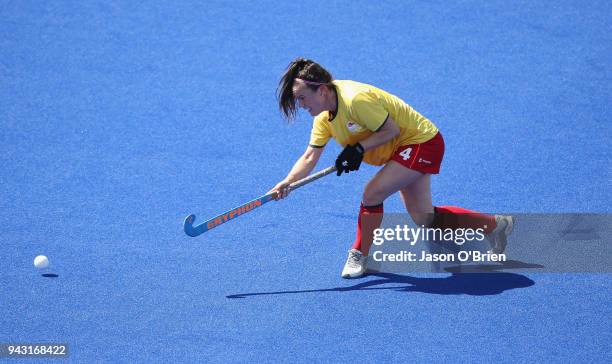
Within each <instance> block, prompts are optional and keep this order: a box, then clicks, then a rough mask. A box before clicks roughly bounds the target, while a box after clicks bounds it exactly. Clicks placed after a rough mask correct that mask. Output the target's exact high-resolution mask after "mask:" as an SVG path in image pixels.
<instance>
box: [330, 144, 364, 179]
mask: <svg viewBox="0 0 612 364" xmlns="http://www.w3.org/2000/svg"><path fill="white" fill-rule="evenodd" d="M362 160H363V147H362V146H361V144H359V143H357V144H355V145H347V146H346V147H344V150H343V151H342V152H340V154H338V158H336V173H337V174H338V176H339V175H341V174H342V172H346V173H349V171H356V170H358V169H359V166H360V165H361V161H362Z"/></svg>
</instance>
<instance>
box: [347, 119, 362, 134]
mask: <svg viewBox="0 0 612 364" xmlns="http://www.w3.org/2000/svg"><path fill="white" fill-rule="evenodd" d="M346 128H347V129H348V131H349V133H351V134H355V133H359V132H360V131H363V127H361V125H359V124H357V123H354V122H352V121H350V120H349V121H347V122H346Z"/></svg>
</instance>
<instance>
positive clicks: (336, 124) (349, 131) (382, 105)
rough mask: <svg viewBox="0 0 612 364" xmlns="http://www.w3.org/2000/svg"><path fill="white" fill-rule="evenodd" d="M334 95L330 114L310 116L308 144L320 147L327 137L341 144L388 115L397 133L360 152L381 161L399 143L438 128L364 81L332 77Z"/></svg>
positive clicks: (425, 136) (362, 135) (431, 134)
mask: <svg viewBox="0 0 612 364" xmlns="http://www.w3.org/2000/svg"><path fill="white" fill-rule="evenodd" d="M332 84H333V85H334V86H335V89H336V95H337V97H338V110H337V112H336V115H335V116H334V117H333V118H332V115H331V113H330V112H329V111H325V112H322V113H320V114H319V115H317V116H316V117H315V118H314V120H313V125H312V131H311V134H310V143H309V144H310V145H311V146H312V147H315V148H321V147H324V146H325V145H326V144H327V142H328V141H329V139H330V138H334V139H335V140H336V142H338V144H340V145H341V146H342V147H345V146H346V145H347V144H350V145H353V144H356V143H358V142H359V141H361V140H363V139H365V138H367V137H369V136H370V135H372V134H373V133H375V132H376V131H377V130H379V129H380V128H381V127H382V125H383V124H384V122H385V121H386V120H387V117H388V116H389V115H390V116H391V118H393V120H395V122H396V123H397V126H398V127H399V129H400V132H399V134H398V135H397V136H396V137H395V138H393V139H392V140H390V141H388V142H387V143H385V144H382V145H380V146H378V147H376V148H374V149H371V150H368V151H366V152H365V154H364V156H363V160H364V162H366V163H369V164H372V165H375V166H379V165H382V164H385V163H386V162H387V161H389V159H391V156H392V155H393V153H394V152H395V150H396V149H397V148H398V147H400V146H403V145H409V144H421V143H424V142H426V141H428V140H430V139H431V138H433V137H434V136H435V135H436V134H437V133H438V128H437V127H436V126H435V125H434V124H433V123H432V122H431V121H430V120H429V119H427V118H425V117H424V116H423V115H421V114H419V113H418V112H417V111H416V110H414V109H413V108H412V107H411V106H410V105H408V104H406V103H405V102H404V101H402V99H400V98H399V97H397V96H395V95H392V94H390V93H388V92H386V91H384V90H381V89H379V88H376V87H374V86H371V85H367V84H365V83H359V82H355V81H349V80H335V81H332Z"/></svg>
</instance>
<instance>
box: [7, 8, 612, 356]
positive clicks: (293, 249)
mask: <svg viewBox="0 0 612 364" xmlns="http://www.w3.org/2000/svg"><path fill="white" fill-rule="evenodd" d="M610 4H611V3H610V2H608V1H589V2H582V1H565V0H564V1H554V2H546V1H535V2H534V1H409V2H408V1H407V2H404V1H383V2H373V1H365V0H364V1H350V2H349V1H331V2H323V1H300V2H275V1H257V2H251V1H237V2H236V1H232V2H230V1H227V2H221V1H204V2H201V1H179V2H177V3H171V2H167V1H166V2H165V1H147V2H134V1H85V2H83V1H49V2H41V1H18V2H9V1H2V5H1V6H0V19H2V21H1V22H0V52H1V55H2V56H1V57H0V80H1V82H0V163H1V164H0V165H1V169H0V207H1V208H0V223H1V226H2V229H0V244H1V246H2V249H1V253H0V267H2V275H1V276H0V292H1V293H0V328H1V329H0V344H2V343H24V342H61V343H68V344H69V350H70V359H71V360H73V361H75V362H96V361H107V362H149V361H154V362H174V361H180V362H227V361H230V362H245V361H250V362H253V361H257V362H259V361H274V362H276V361H287V362H289V361H291V362H294V361H297V362H312V361H333V362H362V361H367V362H374V361H376V362H380V361H393V362H412V361H434V362H452V363H454V362H466V361H472V362H474V361H481V362H494V361H495V362H564V363H568V362H570V363H571V362H588V363H593V362H602V363H605V362H610V361H612V344H611V343H612V334H611V330H610V328H611V327H612V309H611V306H610V302H611V298H612V294H611V292H612V290H611V288H612V279H611V277H610V273H602V274H592V273H591V274H586V273H573V274H569V273H566V274H562V273H558V274H554V273H550V274H543V273H521V274H518V273H508V272H506V273H501V274H474V275H471V274H464V275H461V274H459V275H450V274H408V273H407V274H397V275H396V274H377V275H370V276H368V277H366V278H363V279H359V280H351V281H347V280H343V279H341V278H340V276H339V274H340V271H341V269H342V266H343V264H344V260H345V259H346V251H347V250H348V249H349V247H350V244H351V243H352V241H353V239H354V234H355V224H356V214H357V212H358V208H359V202H360V199H361V193H362V190H363V187H364V185H365V183H366V182H367V181H368V180H369V178H371V177H372V175H373V174H374V173H375V172H376V170H377V169H376V168H373V167H369V166H364V167H363V168H361V170H360V171H359V172H358V173H351V174H349V175H345V176H342V177H341V178H337V177H335V176H334V175H332V176H328V177H325V178H323V179H321V180H319V181H316V182H314V183H312V184H310V185H308V186H306V187H304V188H303V189H300V190H299V191H296V192H295V193H293V194H292V195H291V196H290V198H289V199H287V200H284V201H282V202H271V203H269V204H266V205H265V206H263V207H261V208H259V209H257V210H256V211H254V212H252V213H250V214H248V216H243V217H240V218H239V219H236V220H235V221H232V222H230V223H228V224H225V225H223V226H220V227H218V228H215V229H214V230H211V231H209V232H207V233H205V234H203V235H201V236H200V237H198V238H190V237H187V236H186V235H185V234H184V233H183V231H182V223H183V219H184V217H185V216H187V215H188V214H190V213H195V214H197V215H198V218H199V220H198V221H200V222H201V221H203V219H205V218H207V217H212V216H214V215H216V214H219V213H221V212H223V211H226V210H228V209H230V208H232V207H234V206H237V205H240V204H242V203H244V202H246V201H249V200H251V199H254V198H256V197H258V196H260V195H262V194H264V193H265V192H266V191H268V189H270V188H271V187H272V186H273V185H274V184H275V183H276V182H278V181H279V180H281V179H282V178H283V177H284V176H285V175H286V173H287V172H288V170H289V169H290V168H291V166H292V165H293V162H294V161H295V159H296V158H297V157H299V155H300V154H301V153H302V152H303V150H304V149H305V147H306V145H307V143H308V139H309V132H310V117H309V116H308V115H307V114H306V113H301V114H300V115H299V118H298V120H297V122H295V123H292V124H287V123H286V122H284V121H283V120H282V119H281V117H280V114H279V111H278V106H277V103H276V98H275V88H276V85H277V83H278V80H279V78H280V76H281V74H282V72H283V70H284V68H285V67H286V66H287V64H288V63H289V62H290V61H291V60H292V59H294V58H295V57H297V56H306V57H308V58H312V59H314V60H316V61H318V62H320V63H321V64H323V65H324V66H325V67H327V68H328V69H329V70H330V71H331V72H332V74H333V75H334V77H335V78H337V79H354V80H358V81H362V82H366V83H370V84H374V85H377V86H378V87H381V88H383V89H386V90H388V91H390V92H392V93H394V94H396V95H398V96H400V97H402V98H403V99H404V100H405V101H406V102H408V103H410V104H411V105H412V106H414V108H415V109H416V110H418V111H419V112H421V113H422V114H424V115H425V116H427V117H428V118H430V119H431V120H432V121H434V122H435V123H436V125H437V126H438V127H439V128H440V129H441V130H442V132H443V134H444V137H445V140H446V148H447V149H446V155H445V161H444V164H443V168H442V173H441V174H440V175H439V176H436V177H434V178H432V181H433V182H432V190H433V198H434V204H437V205H458V206H463V207H466V208H472V209H478V210H480V211H486V212H530V213H535V212H547V213H554V212H602V213H608V212H610V203H611V202H612V199H611V193H610V181H611V180H612V168H610V147H609V144H608V143H609V141H608V139H609V138H610V135H611V129H612V128H611V127H610V118H611V117H612V112H611V111H610V102H611V100H612V69H611V66H610V60H611V59H612V22H611V21H610V19H611V16H612V6H611V5H610ZM326 149H327V150H326V151H325V153H324V156H323V157H322V159H321V162H320V163H319V166H318V168H317V169H322V168H325V167H327V166H329V165H331V164H332V163H333V161H334V159H335V156H336V154H337V153H338V152H339V147H338V146H337V145H335V144H334V143H330V145H329V146H328V147H327V148H326ZM385 211H389V212H402V211H403V205H402V203H401V201H400V200H399V198H398V196H392V197H391V198H389V199H388V200H387V201H386V202H385ZM608 239H609V237H608ZM533 243H534V244H537V243H538V242H537V241H534V242H533ZM38 254H45V255H47V256H48V257H49V259H50V261H51V267H50V268H49V269H47V270H44V271H37V270H36V269H35V268H34V267H33V266H32V261H33V259H34V257H35V256H36V255H38ZM41 273H48V274H55V275H57V276H56V277H43V276H41ZM0 360H1V359H0Z"/></svg>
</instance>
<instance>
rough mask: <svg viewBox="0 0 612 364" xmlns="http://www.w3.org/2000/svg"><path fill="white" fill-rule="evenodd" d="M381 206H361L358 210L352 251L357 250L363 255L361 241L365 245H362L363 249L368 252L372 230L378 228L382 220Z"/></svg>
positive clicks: (382, 210) (372, 235) (382, 209)
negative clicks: (355, 235)
mask: <svg viewBox="0 0 612 364" xmlns="http://www.w3.org/2000/svg"><path fill="white" fill-rule="evenodd" d="M383 212H384V208H383V204H380V205H376V206H363V203H362V204H361V207H360V208H359V217H358V218H357V237H356V238H355V242H354V243H353V247H352V248H353V249H357V250H359V251H361V252H362V253H365V252H364V251H363V250H361V248H362V244H361V243H362V241H365V242H366V244H363V248H365V249H366V250H368V251H369V250H370V245H372V239H373V237H374V229H376V228H378V227H380V224H381V223H382V219H383Z"/></svg>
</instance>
